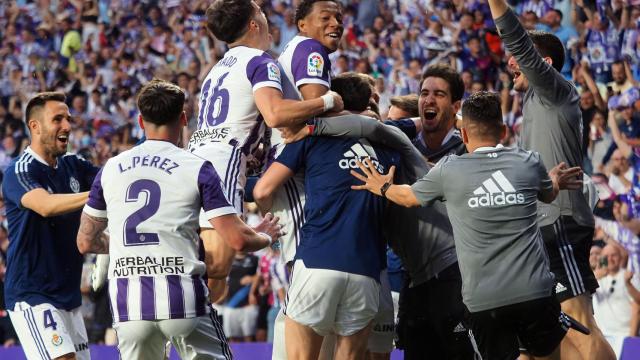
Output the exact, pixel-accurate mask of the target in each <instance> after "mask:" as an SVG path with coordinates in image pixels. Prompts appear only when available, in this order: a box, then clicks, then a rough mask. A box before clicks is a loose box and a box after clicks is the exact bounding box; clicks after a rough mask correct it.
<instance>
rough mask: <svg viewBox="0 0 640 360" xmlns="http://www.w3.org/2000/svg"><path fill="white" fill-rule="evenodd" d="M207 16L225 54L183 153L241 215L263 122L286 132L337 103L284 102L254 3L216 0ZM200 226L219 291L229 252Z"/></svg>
mask: <svg viewBox="0 0 640 360" xmlns="http://www.w3.org/2000/svg"><path fill="white" fill-rule="evenodd" d="M206 14H207V28H208V29H209V31H210V32H211V34H213V35H214V36H215V37H216V38H217V39H219V40H222V41H224V42H226V43H227V44H228V46H229V48H230V49H229V51H227V52H226V53H225V56H224V57H223V58H222V59H221V60H220V61H218V63H217V64H216V65H215V66H214V67H213V68H212V69H211V71H210V72H209V74H208V75H207V77H206V78H205V80H204V83H203V85H202V93H201V96H200V112H199V115H198V130H197V131H196V132H195V133H194V134H193V136H192V137H191V139H190V141H189V149H190V150H191V151H192V152H193V153H194V154H196V155H198V156H200V157H202V158H204V159H207V160H209V161H211V163H212V164H213V166H214V168H215V169H216V171H217V172H218V173H219V174H224V178H223V184H224V190H225V193H226V195H227V197H228V199H229V200H230V201H231V203H232V205H233V206H234V208H235V209H236V211H237V212H238V214H240V215H242V213H243V201H244V186H245V183H246V177H245V173H246V163H247V156H248V155H249V154H251V153H253V151H254V150H255V149H256V147H257V146H258V144H259V143H260V140H261V139H262V138H263V136H264V131H265V123H266V125H268V126H270V127H283V126H292V125H295V124H297V123H301V122H304V121H305V120H307V119H309V118H311V117H313V116H314V115H318V114H321V113H323V112H325V111H327V110H337V111H339V110H341V109H342V100H341V99H340V97H339V96H338V95H337V94H335V93H329V94H326V95H325V96H323V97H321V98H316V99H313V100H309V101H303V102H300V101H292V100H284V99H283V95H282V85H281V78H280V76H281V75H280V69H279V67H278V65H277V64H276V62H275V60H274V59H273V58H272V57H271V56H270V55H269V54H267V53H266V52H265V51H266V50H267V49H269V47H270V45H271V41H270V36H269V28H268V24H267V19H266V17H265V14H264V13H263V12H262V11H261V10H260V8H259V7H258V5H257V4H256V3H255V2H254V1H250V0H217V1H215V2H214V3H213V4H212V5H211V6H210V7H209V8H208V9H207V12H206ZM200 226H201V228H202V229H203V231H202V233H201V236H202V238H203V240H204V241H205V248H206V250H207V256H211V257H212V258H213V263H214V264H215V265H214V267H215V271H213V272H212V273H211V274H210V276H211V277H213V278H216V279H221V280H222V281H221V282H220V283H222V284H224V279H225V278H226V276H227V275H228V271H229V269H230V266H231V261H232V260H233V252H231V251H230V249H229V248H227V247H225V246H224V242H223V241H221V239H220V237H219V236H217V235H216V231H215V230H213V229H211V225H210V224H209V222H208V220H207V219H206V216H205V214H204V213H203V214H201V216H200Z"/></svg>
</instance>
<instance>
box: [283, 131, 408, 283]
mask: <svg viewBox="0 0 640 360" xmlns="http://www.w3.org/2000/svg"><path fill="white" fill-rule="evenodd" d="M366 157H370V158H371V159H372V161H373V163H374V165H375V166H376V167H377V168H378V169H379V170H380V171H381V172H382V173H385V174H386V173H387V172H389V168H390V167H391V165H397V164H398V163H399V156H398V154H396V153H395V152H392V151H389V150H387V149H385V148H383V147H379V146H376V147H373V146H371V145H370V144H369V143H368V142H367V141H366V140H364V139H360V140H357V139H348V138H329V137H311V138H306V139H304V140H302V141H299V142H296V143H293V144H289V145H287V146H285V148H284V150H283V151H282V154H280V156H279V157H278V158H277V159H276V161H277V162H279V163H282V164H283V165H285V166H286V167H288V168H289V169H291V170H292V171H293V172H294V173H297V172H298V171H299V170H304V174H305V194H306V204H305V208H304V214H305V223H304V225H303V226H302V229H301V240H300V244H299V245H298V248H297V250H296V259H300V260H302V261H303V262H304V264H305V266H306V267H307V268H316V269H330V270H336V271H342V272H347V273H352V274H359V275H365V276H369V277H371V278H374V279H376V280H378V281H379V278H380V271H381V269H383V268H384V267H385V266H386V254H385V243H384V240H383V237H382V228H381V223H382V221H381V220H382V216H383V213H384V210H385V205H386V200H385V199H384V198H382V197H380V196H376V195H374V194H372V193H370V192H368V191H364V190H361V191H356V190H351V186H352V185H361V182H360V181H359V180H358V179H356V178H355V177H353V176H352V175H351V174H350V173H349V171H350V170H357V169H358V167H357V165H356V159H358V160H360V161H363V160H364V159H365V158H366ZM358 171H359V170H358Z"/></svg>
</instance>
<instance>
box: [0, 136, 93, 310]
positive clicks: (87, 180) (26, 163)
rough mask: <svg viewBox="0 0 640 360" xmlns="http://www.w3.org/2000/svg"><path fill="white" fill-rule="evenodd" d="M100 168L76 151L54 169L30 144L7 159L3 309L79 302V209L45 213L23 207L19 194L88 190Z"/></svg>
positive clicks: (72, 305)
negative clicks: (4, 307)
mask: <svg viewBox="0 0 640 360" xmlns="http://www.w3.org/2000/svg"><path fill="white" fill-rule="evenodd" d="M98 170H99V169H98V168H96V167H94V166H93V165H92V164H91V163H89V162H87V161H85V160H82V159H81V158H79V157H78V156H76V155H64V156H60V157H59V158H58V163H57V166H56V167H55V168H53V167H51V166H49V165H47V164H46V163H44V161H43V160H42V159H40V158H39V157H38V156H37V155H36V154H35V153H34V152H33V151H32V150H31V149H30V148H27V150H25V152H24V153H22V155H20V156H19V157H17V158H16V159H14V160H13V161H12V162H11V163H10V164H9V167H8V168H7V169H6V171H5V177H4V182H3V183H2V193H3V195H4V200H5V206H6V212H7V221H8V224H9V249H8V251H7V273H6V277H5V300H6V303H7V309H9V310H13V309H14V306H15V303H16V302H21V301H24V302H26V303H28V304H29V305H31V306H35V305H38V304H43V303H49V304H51V305H53V306H54V307H56V308H58V309H64V310H72V309H74V308H77V307H78V306H80V302H81V296H80V276H81V275H82V263H83V257H82V255H81V254H80V253H79V252H78V247H77V245H76V237H77V235H78V227H79V226H80V214H81V212H82V209H78V211H74V212H71V213H67V214H64V215H60V216H54V217H48V218H44V217H42V216H40V215H38V214H37V213H36V212H34V211H32V210H30V209H27V208H25V207H23V206H22V204H21V199H22V196H23V195H24V194H26V193H27V192H29V191H31V190H34V189H37V188H43V189H45V190H47V191H48V192H49V193H52V194H71V193H79V192H83V191H88V190H89V189H90V188H91V184H92V182H93V178H94V177H95V175H96V174H97V172H98Z"/></svg>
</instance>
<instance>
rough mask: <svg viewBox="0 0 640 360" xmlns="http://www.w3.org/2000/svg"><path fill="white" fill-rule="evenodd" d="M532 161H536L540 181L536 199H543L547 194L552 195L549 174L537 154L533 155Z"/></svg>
mask: <svg viewBox="0 0 640 360" xmlns="http://www.w3.org/2000/svg"><path fill="white" fill-rule="evenodd" d="M534 155H535V156H534V159H536V162H537V164H536V167H537V168H538V177H539V179H540V190H539V192H538V198H540V197H545V196H546V195H547V194H550V193H553V182H552V181H551V178H550V177H549V172H548V171H547V168H546V167H545V166H544V163H543V162H542V157H541V156H540V154H538V153H537V152H536V153H534Z"/></svg>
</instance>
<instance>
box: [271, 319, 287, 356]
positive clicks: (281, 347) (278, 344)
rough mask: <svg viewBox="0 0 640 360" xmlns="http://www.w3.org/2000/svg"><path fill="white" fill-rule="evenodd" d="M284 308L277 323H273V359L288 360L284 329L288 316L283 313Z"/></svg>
mask: <svg viewBox="0 0 640 360" xmlns="http://www.w3.org/2000/svg"><path fill="white" fill-rule="evenodd" d="M283 310H284V307H282V308H280V311H278V315H276V321H275V322H274V323H273V349H272V352H271V359H273V360H287V347H286V344H285V340H284V330H285V329H284V328H285V319H286V316H285V315H284V313H283Z"/></svg>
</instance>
